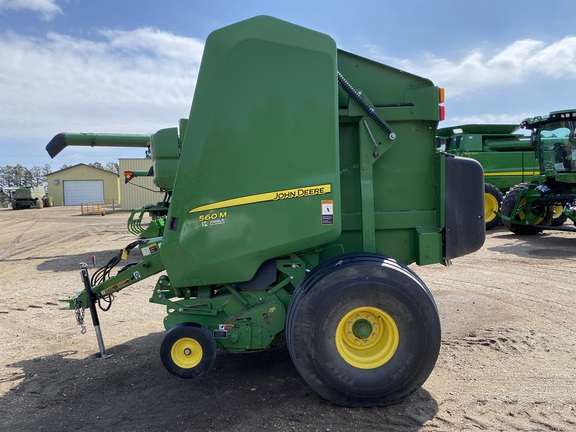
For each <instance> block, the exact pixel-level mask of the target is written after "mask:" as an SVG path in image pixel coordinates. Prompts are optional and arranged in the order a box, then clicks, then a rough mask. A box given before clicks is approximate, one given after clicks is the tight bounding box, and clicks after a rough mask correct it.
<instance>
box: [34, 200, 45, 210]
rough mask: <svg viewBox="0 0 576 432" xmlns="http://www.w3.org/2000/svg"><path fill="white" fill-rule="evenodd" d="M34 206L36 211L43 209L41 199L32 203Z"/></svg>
mask: <svg viewBox="0 0 576 432" xmlns="http://www.w3.org/2000/svg"><path fill="white" fill-rule="evenodd" d="M34 206H35V207H36V208H37V209H41V208H42V207H44V202H43V201H42V198H38V199H37V200H36V201H35V202H34Z"/></svg>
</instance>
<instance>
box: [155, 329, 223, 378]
mask: <svg viewBox="0 0 576 432" xmlns="http://www.w3.org/2000/svg"><path fill="white" fill-rule="evenodd" d="M215 358H216V341H215V340H214V337H213V336H212V334H211V333H210V331H209V330H208V329H206V328H205V327H201V326H200V325H198V324H194V323H185V324H180V325H178V326H176V327H174V328H172V329H170V330H169V331H168V333H166V336H164V340H163V341H162V344H161V345H160V359H161V360H162V364H163V365H164V367H165V368H166V369H167V370H168V372H170V373H172V374H174V375H176V376H179V377H180V378H194V377H196V376H198V375H200V374H201V373H203V372H206V371H207V370H208V369H210V367H211V366H212V363H214V359H215Z"/></svg>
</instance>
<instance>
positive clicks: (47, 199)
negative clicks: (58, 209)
mask: <svg viewBox="0 0 576 432" xmlns="http://www.w3.org/2000/svg"><path fill="white" fill-rule="evenodd" d="M43 201H44V207H52V206H53V205H54V198H52V197H45V198H44V199H43Z"/></svg>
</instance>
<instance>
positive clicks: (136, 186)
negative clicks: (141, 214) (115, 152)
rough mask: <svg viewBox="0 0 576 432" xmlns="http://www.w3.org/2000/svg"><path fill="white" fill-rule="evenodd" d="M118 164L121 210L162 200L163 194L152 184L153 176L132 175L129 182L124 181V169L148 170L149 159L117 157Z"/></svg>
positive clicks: (150, 164) (150, 162)
mask: <svg viewBox="0 0 576 432" xmlns="http://www.w3.org/2000/svg"><path fill="white" fill-rule="evenodd" d="M118 165H119V167H120V178H121V181H120V194H121V196H122V210H132V209H135V208H140V207H142V206H145V205H146V204H156V203H158V202H160V201H162V199H163V198H164V194H163V193H161V192H160V190H159V189H158V186H156V185H155V184H154V178H153V177H134V178H133V179H132V180H131V181H130V182H129V183H126V182H125V181H124V171H148V170H149V169H150V167H151V166H152V161H151V160H150V159H119V160H118Z"/></svg>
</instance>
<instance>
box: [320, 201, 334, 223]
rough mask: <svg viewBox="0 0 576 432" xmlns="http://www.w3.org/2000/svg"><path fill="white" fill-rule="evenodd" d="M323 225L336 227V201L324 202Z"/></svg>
mask: <svg viewBox="0 0 576 432" xmlns="http://www.w3.org/2000/svg"><path fill="white" fill-rule="evenodd" d="M322 225H334V201H333V200H324V201H322Z"/></svg>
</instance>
